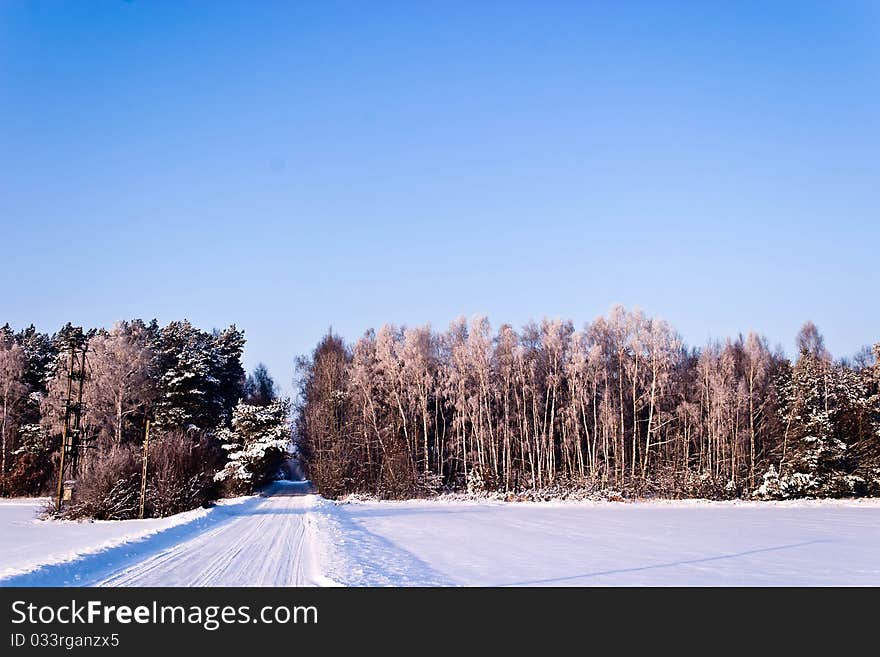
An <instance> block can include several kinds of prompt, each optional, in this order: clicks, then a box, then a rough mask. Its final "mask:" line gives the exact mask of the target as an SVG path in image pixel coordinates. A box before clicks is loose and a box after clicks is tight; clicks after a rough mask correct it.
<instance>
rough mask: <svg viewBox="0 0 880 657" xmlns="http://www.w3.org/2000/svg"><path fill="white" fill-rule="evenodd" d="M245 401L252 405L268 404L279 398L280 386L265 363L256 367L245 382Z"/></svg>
mask: <svg viewBox="0 0 880 657" xmlns="http://www.w3.org/2000/svg"><path fill="white" fill-rule="evenodd" d="M244 398H245V402H246V403H248V404H250V405H251V406H266V405H267V404H270V403H272V402H273V401H275V400H276V399H277V398H278V388H277V386H276V385H275V381H274V380H273V379H272V376H271V375H270V374H269V370H268V369H267V368H266V366H265V365H263V363H260V364H258V365H257V366H256V367H255V368H254V372H253V374H250V375H249V376H248V378H247V381H246V382H245V384H244Z"/></svg>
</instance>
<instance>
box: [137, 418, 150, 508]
mask: <svg viewBox="0 0 880 657" xmlns="http://www.w3.org/2000/svg"><path fill="white" fill-rule="evenodd" d="M149 456H150V420H149V419H147V427H146V429H145V430H144V464H143V469H142V470H141V506H140V511H139V512H138V518H143V517H144V501H145V500H146V497H147V460H148V459H149Z"/></svg>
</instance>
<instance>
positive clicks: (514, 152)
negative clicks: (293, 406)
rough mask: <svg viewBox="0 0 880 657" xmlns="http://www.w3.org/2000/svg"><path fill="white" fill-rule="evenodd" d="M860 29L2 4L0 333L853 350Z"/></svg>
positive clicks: (787, 8)
mask: <svg viewBox="0 0 880 657" xmlns="http://www.w3.org/2000/svg"><path fill="white" fill-rule="evenodd" d="M878 8H880V5H877V4H876V3H870V2H866V3H847V2H834V3H830V2H819V3H812V2H806V1H798V2H772V3H768V2H754V3H749V2H729V3H716V2H702V3H696V2H694V3H691V2H644V3H642V2H620V3H618V2H597V3H590V2H576V3H568V2H530V3H525V2H460V3H453V2H416V3H414V2H370V3H363V2H360V3H358V2H340V3H336V2H328V1H326V0H325V1H321V2H284V3H272V2H259V3H254V2H219V1H216V2H205V1H203V2H186V1H176V2H145V1H139V0H136V1H134V2H117V1H112V2H111V1H105V2H100V1H99V2H64V3H61V2H3V3H0V221H2V233H0V235H2V237H0V239H2V241H3V243H4V248H2V256H0V278H2V280H3V287H2V293H0V322H5V321H9V322H10V323H12V324H13V326H15V327H21V326H24V325H26V324H29V323H31V322H34V323H36V325H37V326H38V327H39V328H41V329H43V330H55V329H56V328H57V327H59V326H60V325H61V324H63V323H64V322H65V321H68V320H70V321H73V322H74V323H80V324H84V325H110V324H111V323H112V322H113V321H115V320H116V319H120V318H130V317H144V318H151V317H156V318H158V319H159V320H160V322H167V321H170V320H172V319H178V318H183V317H186V318H189V319H190V320H191V321H193V322H194V323H196V324H198V325H200V326H203V327H205V328H211V327H220V326H225V325H227V324H229V323H232V322H235V323H236V324H238V325H239V326H240V327H242V328H244V329H245V331H246V334H247V337H248V346H247V350H246V354H245V355H246V362H247V365H248V366H249V367H251V366H253V365H254V364H255V363H256V362H258V361H263V362H265V363H266V364H267V365H268V366H269V368H270V370H271V371H272V372H273V373H274V374H275V376H276V378H277V379H278V380H279V382H280V383H282V384H283V385H284V386H285V388H287V389H288V390H289V389H290V380H291V377H292V375H293V366H292V361H293V358H294V356H296V355H297V354H300V353H304V352H307V351H309V350H310V349H311V348H312V347H313V346H314V344H315V343H316V341H317V340H318V339H319V337H320V336H321V335H322V333H323V332H324V331H326V329H327V328H328V327H329V326H331V325H332V326H333V328H334V330H336V331H337V332H339V333H341V334H342V335H344V336H346V337H347V338H349V339H354V338H356V337H357V336H358V335H360V333H361V332H362V331H363V330H364V329H365V328H367V327H369V326H377V325H379V324H381V323H383V322H385V321H392V322H396V323H406V324H420V323H424V322H430V323H431V324H432V325H434V326H435V327H438V328H443V327H445V326H446V324H447V323H448V322H449V321H450V320H452V319H453V318H455V317H456V316H458V315H461V314H463V315H466V316H470V315H473V314H476V313H484V314H487V315H489V317H490V319H491V320H492V321H493V324H494V325H496V326H497V325H498V324H499V323H501V322H511V323H513V324H515V325H520V324H522V323H523V322H525V321H527V320H528V319H530V318H535V319H540V318H541V317H543V316H550V317H556V316H561V317H565V318H571V319H574V320H575V322H576V323H577V324H582V323H583V322H585V321H588V320H591V319H593V318H594V317H595V316H597V315H599V314H601V313H604V312H606V311H607V310H608V308H609V307H610V306H611V305H612V304H614V303H623V304H626V305H630V306H632V305H636V306H640V307H642V308H644V309H645V310H646V311H647V312H648V313H650V314H654V315H657V316H661V317H664V318H665V319H667V320H669V321H670V322H671V323H672V324H673V325H674V326H675V327H676V328H678V329H679V330H680V331H681V333H682V334H683V336H684V337H685V339H686V340H688V341H689V342H690V343H694V344H701V343H703V342H705V341H706V340H707V339H709V338H715V337H724V336H727V335H734V334H736V333H738V332H740V331H742V332H745V331H749V330H752V329H756V330H759V331H761V332H763V333H765V334H766V335H767V336H768V338H769V339H770V341H771V343H774V344H775V343H780V344H782V345H783V347H785V348H786V349H787V350H788V351H789V352H791V346H792V344H793V337H794V334H795V332H796V331H797V329H798V327H799V325H800V324H801V323H802V322H803V321H804V320H806V319H812V320H813V321H815V322H816V323H817V324H818V325H819V327H820V329H821V330H822V331H823V332H824V334H825V336H826V342H827V345H828V346H829V348H830V349H831V350H832V351H833V352H834V353H835V355H847V354H851V353H853V352H854V351H855V350H856V349H858V348H859V347H860V346H862V345H864V344H867V343H870V342H874V341H878V340H880V304H878V302H877V300H878V289H880V265H878V262H880V250H878V245H880V220H878V209H880V202H878V190H880V157H878V153H880V125H878V117H880V75H878V74H880V9H878Z"/></svg>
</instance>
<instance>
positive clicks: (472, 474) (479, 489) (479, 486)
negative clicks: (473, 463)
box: [467, 468, 486, 495]
mask: <svg viewBox="0 0 880 657" xmlns="http://www.w3.org/2000/svg"><path fill="white" fill-rule="evenodd" d="M467 492H468V494H470V495H482V494H485V493H486V481H485V479H483V473H482V472H480V469H479V468H471V469H470V470H469V471H468V475H467Z"/></svg>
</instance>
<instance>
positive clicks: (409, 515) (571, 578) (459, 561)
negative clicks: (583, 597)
mask: <svg viewBox="0 0 880 657" xmlns="http://www.w3.org/2000/svg"><path fill="white" fill-rule="evenodd" d="M303 492H304V491H303V490H302V489H301V488H297V487H296V486H295V485H291V484H288V485H286V486H285V485H277V486H276V487H275V488H274V489H273V490H272V491H270V493H271V496H269V497H265V498H264V497H251V498H239V499H236V500H229V501H225V502H223V503H221V504H219V505H217V506H216V507H213V508H211V509H208V510H197V511H191V512H188V513H186V514H180V515H178V516H174V517H173V518H167V519H161V520H141V521H124V522H96V523H74V522H54V521H49V522H44V521H38V520H34V514H35V513H36V512H37V511H38V509H39V507H40V506H41V504H42V503H41V502H38V501H6V502H0V585H6V586H38V585H48V586H52V585H65V584H68V585H77V584H82V585H87V584H101V585H158V586H166V585H183V586H187V585H231V586H242V585H319V586H320V585H333V584H337V583H338V584H343V585H363V586H388V585H391V586H406V585H453V586H455V585H464V586H472V585H485V586H529V585H538V586H540V585H547V586H563V585H574V586H581V585H586V586H590V585H600V586H601V585H661V586H665V585H720V586H723V585H758V586H760V585H880V501H877V500H867V501H841V502H834V501H823V502H793V503H748V502H737V503H709V502H652V503H633V504H621V503H587V502H565V503H547V504H540V503H538V504H535V503H519V504H505V503H500V502H450V501H413V502H369V503H353V504H339V505H337V504H334V503H332V502H329V501H327V500H324V499H322V498H320V497H318V496H316V495H303V494H302V493H303Z"/></svg>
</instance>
